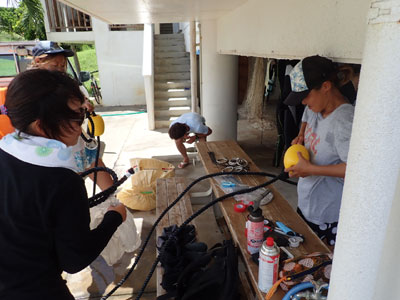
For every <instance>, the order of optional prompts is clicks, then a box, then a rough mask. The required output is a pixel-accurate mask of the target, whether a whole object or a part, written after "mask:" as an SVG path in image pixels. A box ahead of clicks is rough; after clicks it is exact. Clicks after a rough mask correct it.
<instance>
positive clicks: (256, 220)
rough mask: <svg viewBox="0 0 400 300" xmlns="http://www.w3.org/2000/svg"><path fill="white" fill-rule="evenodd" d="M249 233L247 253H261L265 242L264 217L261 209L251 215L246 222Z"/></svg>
mask: <svg viewBox="0 0 400 300" xmlns="http://www.w3.org/2000/svg"><path fill="white" fill-rule="evenodd" d="M246 231H247V252H249V253H250V254H254V253H258V251H260V248H261V245H262V242H263V240H264V217H263V216H262V212H261V210H260V209H258V210H256V212H255V213H251V214H250V215H249V217H248V221H247V222H246Z"/></svg>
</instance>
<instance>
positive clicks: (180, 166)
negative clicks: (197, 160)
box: [178, 161, 189, 169]
mask: <svg viewBox="0 0 400 300" xmlns="http://www.w3.org/2000/svg"><path fill="white" fill-rule="evenodd" d="M188 165H189V162H186V161H182V162H180V163H179V165H178V168H179V169H183V168H186V167H187V166H188Z"/></svg>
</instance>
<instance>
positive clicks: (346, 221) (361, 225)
mask: <svg viewBox="0 0 400 300" xmlns="http://www.w3.org/2000/svg"><path fill="white" fill-rule="evenodd" d="M370 7H371V8H370V11H369V14H368V27H367V36H366V43H365V47H364V52H363V61H362V69H361V78H360V85H359V91H358V98H357V105H356V111H355V118H354V124H353V132H352V137H351V143H350V152H349V160H348V168H347V172H346V180H345V186H344V192H343V198H342V207H341V212H340V219H339V228H338V236H337V241H336V242H337V243H336V248H335V254H334V260H333V269H332V274H331V275H332V278H331V285H330V289H329V300H346V299H349V300H354V299H363V300H369V299H398V298H399V295H400V284H396V282H399V280H400V270H399V268H398V263H397V261H398V252H399V247H400V238H399V236H400V232H399V228H400V217H399V212H400V193H399V188H400V182H399V170H400V138H399V137H400V117H399V116H400V104H399V103H400V84H399V83H400V68H399V66H400V55H399V50H400V34H399V30H400V24H399V23H398V20H400V0H393V1H391V0H384V1H381V0H379V1H376V0H373V1H371V5H370Z"/></svg>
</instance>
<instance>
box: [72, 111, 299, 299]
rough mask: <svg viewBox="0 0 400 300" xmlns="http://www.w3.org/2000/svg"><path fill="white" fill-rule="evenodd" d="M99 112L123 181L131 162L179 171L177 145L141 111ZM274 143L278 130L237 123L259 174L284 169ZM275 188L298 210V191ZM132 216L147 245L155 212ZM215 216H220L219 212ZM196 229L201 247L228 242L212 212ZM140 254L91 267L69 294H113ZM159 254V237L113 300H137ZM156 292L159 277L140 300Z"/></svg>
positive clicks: (190, 173) (189, 174) (203, 186)
mask: <svg viewBox="0 0 400 300" xmlns="http://www.w3.org/2000/svg"><path fill="white" fill-rule="evenodd" d="M96 111H97V112H99V114H101V115H103V118H104V121H105V123H106V131H105V133H104V135H102V136H101V139H102V141H104V142H105V143H106V149H105V153H104V156H103V161H104V162H105V164H106V166H108V167H109V168H112V169H114V170H115V171H116V173H117V174H118V175H119V176H121V175H122V174H124V173H125V171H126V170H127V169H128V168H129V167H130V166H129V159H130V158H157V159H161V160H164V161H167V162H170V163H172V164H174V165H175V166H177V165H178V163H179V162H180V161H181V157H180V155H179V152H178V151H177V149H176V148H175V144H174V142H173V141H172V140H170V138H169V136H168V134H167V129H161V130H155V131H149V130H147V113H143V111H141V109H140V108H138V107H113V108H100V109H97V110H96ZM276 137H277V134H276V131H275V130H264V131H263V132H262V131H260V130H258V129H254V128H252V127H251V126H250V125H249V123H248V122H247V121H246V120H239V121H238V142H239V144H240V145H241V146H242V148H243V149H244V150H245V152H246V153H247V154H248V155H249V156H250V157H251V158H252V160H253V161H254V162H255V164H256V165H257V166H258V167H259V168H260V169H261V170H263V171H265V172H270V173H274V174H278V173H279V172H280V171H281V168H275V167H273V166H272V161H273V156H274V151H275V150H274V148H275V142H276ZM261 141H262V144H261ZM190 157H192V158H193V159H196V157H195V155H194V154H190ZM175 174H176V176H182V177H186V178H188V180H189V181H192V180H194V179H197V178H198V177H200V176H202V175H205V172H204V169H203V166H202V164H201V163H200V162H198V161H197V162H196V164H191V165H189V166H188V167H186V168H185V169H182V170H181V169H176V170H175ZM275 186H276V187H277V188H278V190H279V191H280V193H281V194H283V196H284V197H285V198H286V199H287V200H288V201H289V202H290V203H291V205H292V206H293V207H296V205H297V194H296V187H294V186H291V185H289V184H286V183H283V182H277V183H276V184H275ZM87 188H88V191H89V192H88V193H89V195H91V191H92V184H91V182H90V181H87ZM208 188H209V183H208V182H207V181H205V182H202V183H200V184H198V185H196V186H195V187H193V189H192V190H191V192H202V191H206V190H207V189H208ZM209 200H210V198H209V197H205V198H192V205H193V210H194V211H195V210H197V209H199V208H200V207H202V205H203V204H204V203H206V202H207V201H209ZM131 212H132V214H133V217H134V220H135V224H136V227H137V231H138V234H139V236H140V237H141V240H142V242H143V240H144V239H145V237H146V236H147V234H148V232H149V230H150V228H151V226H152V224H153V223H154V221H155V219H156V218H155V211H154V210H153V211H149V212H140V211H133V210H131ZM216 213H217V214H218V211H216ZM196 223H197V225H198V227H199V229H198V231H199V238H198V239H199V240H200V241H203V242H206V243H207V244H208V245H209V246H212V245H214V244H215V243H217V242H220V241H222V240H223V239H224V238H223V235H222V232H221V230H220V228H219V227H218V225H217V223H216V220H215V214H214V210H211V209H210V210H208V211H207V212H206V213H204V214H202V215H201V216H199V217H198V219H196ZM210 233H212V234H210ZM137 253H138V250H136V251H134V252H133V253H125V254H124V256H123V257H122V259H121V260H120V261H119V262H118V263H116V264H115V265H113V266H112V267H109V266H108V265H107V264H105V263H103V264H101V263H100V264H93V265H91V266H90V267H88V268H86V269H85V270H83V271H81V272H80V273H77V274H73V275H69V274H68V275H67V274H65V278H66V279H67V282H68V286H69V288H70V290H71V292H72V293H73V295H74V296H75V298H76V299H99V298H100V297H101V295H103V294H104V291H105V290H107V291H109V290H110V289H111V288H112V287H114V286H115V284H116V283H118V282H119V281H120V280H121V278H123V276H124V275H125V274H126V272H127V271H128V269H129V267H130V266H131V265H132V264H133V262H134V259H135V257H136V256H137ZM155 253H156V250H155V237H154V236H153V237H152V238H151V239H150V243H149V245H148V246H147V248H146V251H145V254H144V255H143V256H142V258H141V260H140V262H139V264H138V266H137V268H136V269H135V270H134V271H133V272H132V274H131V275H130V277H129V279H128V280H127V281H126V282H125V283H124V284H123V286H122V287H121V288H119V289H118V290H117V291H116V292H115V293H114V295H113V296H111V297H110V298H109V299H135V298H136V293H137V292H138V291H139V290H140V288H141V286H142V284H143V282H144V279H145V278H146V276H147V274H148V272H149V270H150V267H151V265H152V264H153V261H154V259H155ZM155 291H156V281H155V276H153V277H152V279H151V280H150V282H149V284H148V286H147V288H146V292H145V294H144V295H143V296H142V297H141V299H155Z"/></svg>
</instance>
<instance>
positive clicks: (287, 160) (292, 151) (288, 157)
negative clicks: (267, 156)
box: [283, 144, 310, 169]
mask: <svg viewBox="0 0 400 300" xmlns="http://www.w3.org/2000/svg"><path fill="white" fill-rule="evenodd" d="M297 152H300V153H301V155H303V157H304V158H305V159H307V160H310V154H309V153H308V151H307V148H306V147H304V146H303V145H300V144H295V145H292V146H290V147H289V148H288V149H287V150H286V153H285V156H284V157H283V164H284V166H285V169H287V168H290V167H291V166H294V165H296V164H297V163H298V162H299V157H298V156H297Z"/></svg>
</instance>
